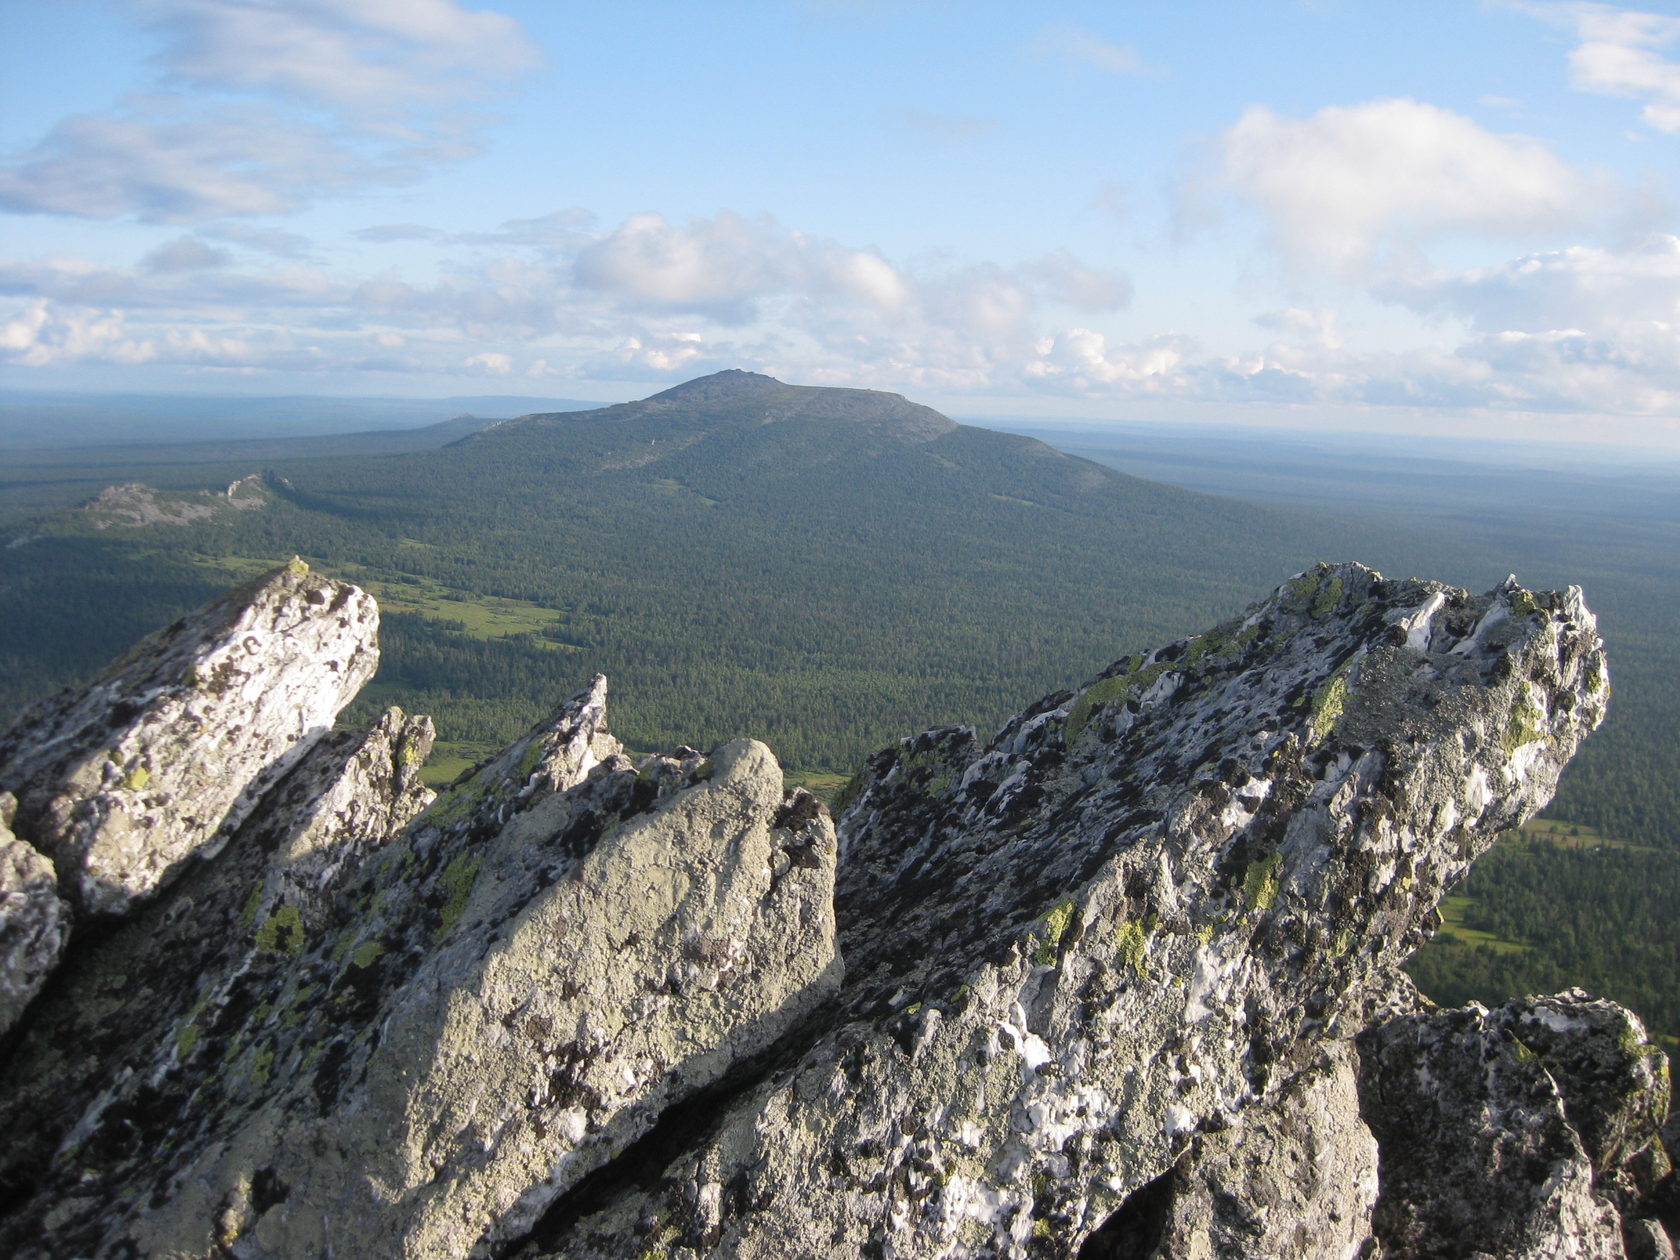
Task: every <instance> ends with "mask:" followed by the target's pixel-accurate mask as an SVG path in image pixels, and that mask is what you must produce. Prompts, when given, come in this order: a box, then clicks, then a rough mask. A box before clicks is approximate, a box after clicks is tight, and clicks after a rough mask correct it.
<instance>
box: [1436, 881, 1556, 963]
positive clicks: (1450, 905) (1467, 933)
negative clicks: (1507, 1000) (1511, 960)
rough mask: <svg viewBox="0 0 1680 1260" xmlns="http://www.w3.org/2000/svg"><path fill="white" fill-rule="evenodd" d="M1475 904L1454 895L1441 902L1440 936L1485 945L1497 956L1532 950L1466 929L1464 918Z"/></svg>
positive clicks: (1528, 946) (1491, 934)
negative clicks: (1497, 954)
mask: <svg viewBox="0 0 1680 1260" xmlns="http://www.w3.org/2000/svg"><path fill="white" fill-rule="evenodd" d="M1475 904H1476V902H1475V900H1474V898H1471V897H1461V896H1459V895H1457V894H1456V893H1455V894H1452V895H1450V896H1448V897H1446V898H1445V899H1444V900H1442V902H1441V935H1442V936H1450V937H1452V938H1453V939H1454V940H1457V941H1461V942H1462V943H1464V944H1465V945H1486V946H1487V947H1488V948H1489V949H1492V950H1493V951H1494V952H1495V953H1499V954H1521V953H1523V952H1525V951H1527V950H1529V949H1531V948H1533V947H1532V946H1530V945H1528V944H1526V943H1524V942H1522V941H1507V940H1504V939H1503V938H1501V937H1498V936H1495V935H1494V934H1493V933H1491V932H1483V931H1482V930H1480V929H1479V928H1472V927H1466V926H1465V925H1464V917H1465V915H1466V914H1467V913H1469V911H1470V910H1471V909H1472V908H1474V906H1475Z"/></svg>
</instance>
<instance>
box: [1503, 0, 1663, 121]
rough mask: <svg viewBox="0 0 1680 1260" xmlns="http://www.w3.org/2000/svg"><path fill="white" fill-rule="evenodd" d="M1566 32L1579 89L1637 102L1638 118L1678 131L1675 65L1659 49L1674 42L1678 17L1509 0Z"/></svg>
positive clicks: (1573, 77) (1606, 7)
mask: <svg viewBox="0 0 1680 1260" xmlns="http://www.w3.org/2000/svg"><path fill="white" fill-rule="evenodd" d="M1512 7H1514V8H1516V9H1518V10H1520V11H1521V12H1524V13H1528V14H1530V15H1532V16H1534V17H1537V18H1540V19H1542V20H1544V21H1547V22H1550V23H1551V24H1552V25H1554V26H1558V27H1562V28H1563V29H1565V30H1571V31H1573V32H1574V33H1575V36H1576V38H1577V39H1578V40H1579V41H1580V42H1579V43H1578V44H1576V46H1575V47H1574V48H1573V49H1571V50H1570V53H1569V70H1570V78H1571V81H1572V82H1573V84H1574V86H1575V87H1577V88H1579V89H1580V90H1582V91H1583V92H1595V93H1599V94H1601V95H1605V96H1619V97H1624V98H1627V99H1631V100H1637V101H1643V102H1644V107H1643V108H1642V110H1641V111H1640V112H1641V116H1642V117H1643V118H1644V120H1645V122H1646V123H1647V124H1649V125H1650V126H1652V127H1654V128H1656V129H1657V130H1658V131H1665V132H1669V133H1671V134H1675V133H1680V63H1677V62H1675V61H1672V60H1669V59H1667V58H1665V57H1663V56H1662V55H1661V53H1660V52H1659V50H1661V49H1666V48H1668V47H1670V46H1671V45H1680V17H1675V16H1673V15H1672V14H1662V13H1647V12H1643V11H1641V10H1638V9H1623V8H1618V7H1617V6H1615V5H1609V4H1522V3H1518V4H1514V5H1513V6H1512Z"/></svg>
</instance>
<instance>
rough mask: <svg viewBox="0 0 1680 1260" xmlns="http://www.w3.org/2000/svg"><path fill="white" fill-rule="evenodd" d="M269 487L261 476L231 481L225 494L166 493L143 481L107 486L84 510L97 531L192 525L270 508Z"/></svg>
mask: <svg viewBox="0 0 1680 1260" xmlns="http://www.w3.org/2000/svg"><path fill="white" fill-rule="evenodd" d="M269 502H270V498H269V493H268V489H267V487H265V486H264V484H263V477H262V474H260V473H253V474H252V475H251V476H249V477H241V478H240V479H239V480H238V481H235V482H231V483H230V484H229V485H228V488H227V490H226V491H225V492H221V493H218V492H217V491H215V490H185V491H180V490H176V491H163V490H154V489H153V488H152V487H151V486H148V485H144V484H142V483H141V482H138V481H134V482H129V483H128V484H126V485H121V486H107V487H106V488H105V489H103V490H101V491H100V492H99V493H98V494H97V495H95V496H94V498H92V499H91V500H89V501H88V502H87V503H84V504H83V505H82V506H81V507H80V508H79V509H78V511H80V512H81V513H82V514H83V515H84V516H85V517H86V518H87V519H88V521H89V522H90V523H91V524H92V525H93V527H94V528H95V529H99V530H105V529H111V528H113V527H118V528H128V529H137V528H139V527H140V526H143V525H191V524H192V523H194V522H195V521H208V520H214V519H215V518H216V517H218V516H220V515H222V514H223V513H225V512H227V511H229V510H230V509H231V510H233V511H236V512H250V511H255V510H257V509H260V508H264V507H267V506H268V504H269Z"/></svg>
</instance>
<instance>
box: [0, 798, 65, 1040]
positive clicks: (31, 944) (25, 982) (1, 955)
mask: <svg viewBox="0 0 1680 1260" xmlns="http://www.w3.org/2000/svg"><path fill="white" fill-rule="evenodd" d="M16 810H17V800H16V798H14V797H13V796H12V794H11V793H10V792H0V1036H3V1035H4V1034H5V1033H7V1032H8V1031H10V1029H11V1027H12V1025H13V1024H15V1023H17V1020H18V1016H20V1015H22V1014H23V1010H24V1007H26V1006H28V1005H29V1002H30V999H31V998H33V997H34V996H35V995H36V994H37V993H39V992H40V991H41V986H42V985H43V984H45V983H46V982H47V976H48V975H49V974H51V972H52V969H53V968H54V967H55V966H57V965H58V959H59V955H60V954H62V953H63V952H64V945H65V942H66V941H68V940H69V939H70V910H69V907H68V906H66V905H65V904H64V901H63V899H62V898H60V897H59V895H58V877H57V876H56V875H54V873H53V868H52V863H51V862H49V861H47V859H46V858H44V857H42V856H41V855H40V854H39V853H37V852H35V850H34V849H32V848H30V847H29V846H28V845H27V844H25V843H24V842H23V841H21V840H19V839H18V838H17V837H16V836H14V835H13V834H12V832H11V823H12V816H13V814H14V813H16Z"/></svg>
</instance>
